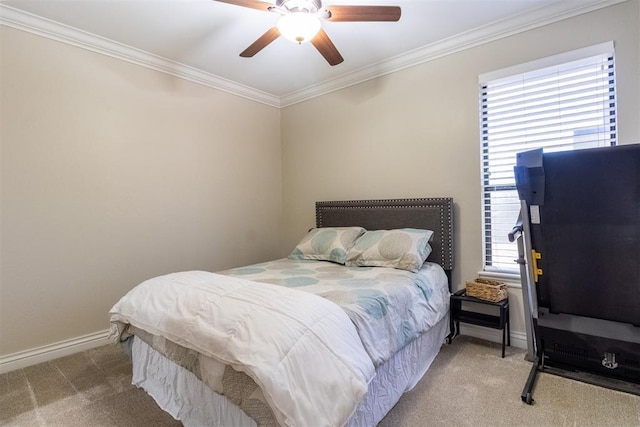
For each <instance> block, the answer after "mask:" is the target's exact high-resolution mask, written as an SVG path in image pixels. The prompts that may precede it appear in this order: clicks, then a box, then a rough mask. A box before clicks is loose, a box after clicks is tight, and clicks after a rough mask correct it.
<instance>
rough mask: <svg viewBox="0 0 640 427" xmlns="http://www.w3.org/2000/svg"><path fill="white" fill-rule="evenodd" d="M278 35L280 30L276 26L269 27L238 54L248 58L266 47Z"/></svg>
mask: <svg viewBox="0 0 640 427" xmlns="http://www.w3.org/2000/svg"><path fill="white" fill-rule="evenodd" d="M278 37H280V31H279V30H278V27H273V28H269V29H268V30H267V32H266V33H264V34H263V35H261V36H260V38H259V39H258V40H256V41H254V42H253V43H252V44H251V46H249V47H248V48H246V49H245V50H243V51H242V53H241V54H240V56H242V57H244V58H250V57H252V56H253V55H255V54H256V53H258V52H260V51H261V50H262V49H264V48H265V47H267V45H268V44H269V43H271V42H272V41H274V40H275V39H277V38H278Z"/></svg>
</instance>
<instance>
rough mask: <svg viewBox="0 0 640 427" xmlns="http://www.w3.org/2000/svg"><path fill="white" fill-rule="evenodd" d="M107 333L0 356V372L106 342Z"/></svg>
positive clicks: (102, 332) (103, 332)
mask: <svg viewBox="0 0 640 427" xmlns="http://www.w3.org/2000/svg"><path fill="white" fill-rule="evenodd" d="M108 335H109V330H108V329H107V330H104V331H100V332H95V333H93V334H88V335H83V336H81V337H76V338H71V339H68V340H64V341H59V342H57V343H53V344H49V345H45V346H42V347H36V348H32V349H29V350H24V351H19V352H17V353H12V354H7V355H6V356H0V374H4V373H6V372H9V371H14V370H16V369H20V368H26V367H27V366H31V365H35V364H38V363H42V362H47V361H49V360H53V359H57V358H58V357H63V356H69V355H70V354H74V353H79V352H81V351H85V350H89V349H91V348H95V347H99V346H101V345H105V344H108V343H109V340H108V338H107V337H108Z"/></svg>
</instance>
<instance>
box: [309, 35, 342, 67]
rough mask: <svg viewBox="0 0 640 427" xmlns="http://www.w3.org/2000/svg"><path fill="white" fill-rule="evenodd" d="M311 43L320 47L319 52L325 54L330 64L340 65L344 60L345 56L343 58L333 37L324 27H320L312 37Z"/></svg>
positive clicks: (317, 47)
mask: <svg viewBox="0 0 640 427" xmlns="http://www.w3.org/2000/svg"><path fill="white" fill-rule="evenodd" d="M311 44H312V45H314V46H315V47H316V49H318V52H320V54H321V55H322V56H324V59H326V60H327V62H328V63H329V65H338V64H339V63H341V62H342V61H344V58H342V55H340V52H338V49H336V47H335V45H334V44H333V42H332V41H331V39H330V38H329V36H328V35H327V33H325V32H324V30H323V29H322V28H320V31H318V34H316V36H315V37H314V38H312V39H311Z"/></svg>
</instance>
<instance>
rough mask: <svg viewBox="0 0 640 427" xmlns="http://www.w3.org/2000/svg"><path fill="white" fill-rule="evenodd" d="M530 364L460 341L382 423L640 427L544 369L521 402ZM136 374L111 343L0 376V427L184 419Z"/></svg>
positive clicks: (599, 391) (595, 392)
mask: <svg viewBox="0 0 640 427" xmlns="http://www.w3.org/2000/svg"><path fill="white" fill-rule="evenodd" d="M530 367H531V364H530V363H529V362H526V361H525V360H524V353H523V351H522V350H518V349H513V348H508V349H507V357H506V358H504V359H502V358H501V357H500V349H499V346H498V345H497V344H493V343H487V342H485V341H480V340H476V339H473V338H468V337H464V336H463V337H459V338H457V339H456V340H455V341H454V342H453V344H452V345H445V346H443V348H442V351H441V352H440V354H439V355H438V357H437V358H436V360H435V362H434V364H433V365H432V369H431V370H430V371H429V372H428V373H427V375H426V376H425V377H424V378H423V379H422V380H421V381H420V383H418V385H417V386H416V387H415V388H414V389H413V390H412V391H410V392H409V393H407V394H405V395H404V396H403V398H402V399H401V400H400V402H398V404H397V405H396V407H395V408H393V410H392V411H391V412H390V413H389V414H388V415H387V417H386V418H385V419H384V420H383V421H382V422H381V423H380V426H381V427H391V426H393V427H399V426H400V427H401V426H406V427H409V426H411V427H413V426H492V427H493V426H536V427H543V426H597V427H602V426H612V427H613V426H615V427H626V426H629V427H631V426H634V427H640V396H634V395H629V394H625V393H621V392H616V391H612V390H607V389H603V388H600V387H596V386H592V385H589V384H583V383H580V382H576V381H571V380H568V379H565V378H560V377H557V376H553V375H547V374H541V375H540V376H539V378H538V384H537V387H536V389H535V393H534V398H535V400H536V402H535V404H534V405H533V406H529V405H526V404H524V403H523V402H522V401H521V400H520V393H521V391H522V387H523V385H524V382H525V381H526V379H527V376H528V374H529V369H530ZM130 372H131V364H130V363H129V361H128V360H127V359H126V357H125V356H124V355H123V353H122V352H121V351H120V349H119V348H118V347H116V346H105V347H99V348H97V349H93V350H89V351H86V352H83V353H79V354H76V355H73V356H69V357H65V358H61V359H57V360H55V361H51V362H48V363H43V364H40V365H36V366H32V367H29V368H25V369H20V370H17V371H13V372H9V373H8V374H3V375H0V425H8V426H72V427H75V426H78V427H80V426H82V427H84V426H123V427H124V426H127V427H130V426H175V425H178V426H179V425H181V424H180V423H179V422H177V421H175V420H173V419H172V418H171V417H170V416H169V415H167V414H166V413H164V412H163V411H162V410H160V409H159V408H158V407H157V406H156V405H155V402H154V401H153V399H151V398H150V397H149V396H147V394H146V393H145V392H144V391H142V390H138V389H136V388H135V387H133V386H131V385H130V381H131V374H130Z"/></svg>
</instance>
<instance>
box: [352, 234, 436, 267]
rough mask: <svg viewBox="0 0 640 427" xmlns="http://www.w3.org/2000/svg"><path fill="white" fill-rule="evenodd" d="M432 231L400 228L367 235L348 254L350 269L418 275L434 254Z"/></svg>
mask: <svg viewBox="0 0 640 427" xmlns="http://www.w3.org/2000/svg"><path fill="white" fill-rule="evenodd" d="M431 236H433V231H431V230H420V229H417V228H401V229H396V230H373V231H367V232H366V233H364V234H363V235H362V236H361V237H360V238H359V239H358V240H357V241H356V243H355V245H354V246H353V247H352V248H351V249H350V250H349V252H348V253H347V261H346V264H345V265H347V266H348V267H356V266H357V267H393V268H397V269H400V270H408V271H412V272H414V273H415V272H416V271H418V270H419V269H420V267H422V264H424V262H425V261H426V259H427V257H428V256H429V254H430V253H431V245H429V240H430V239H431Z"/></svg>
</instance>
